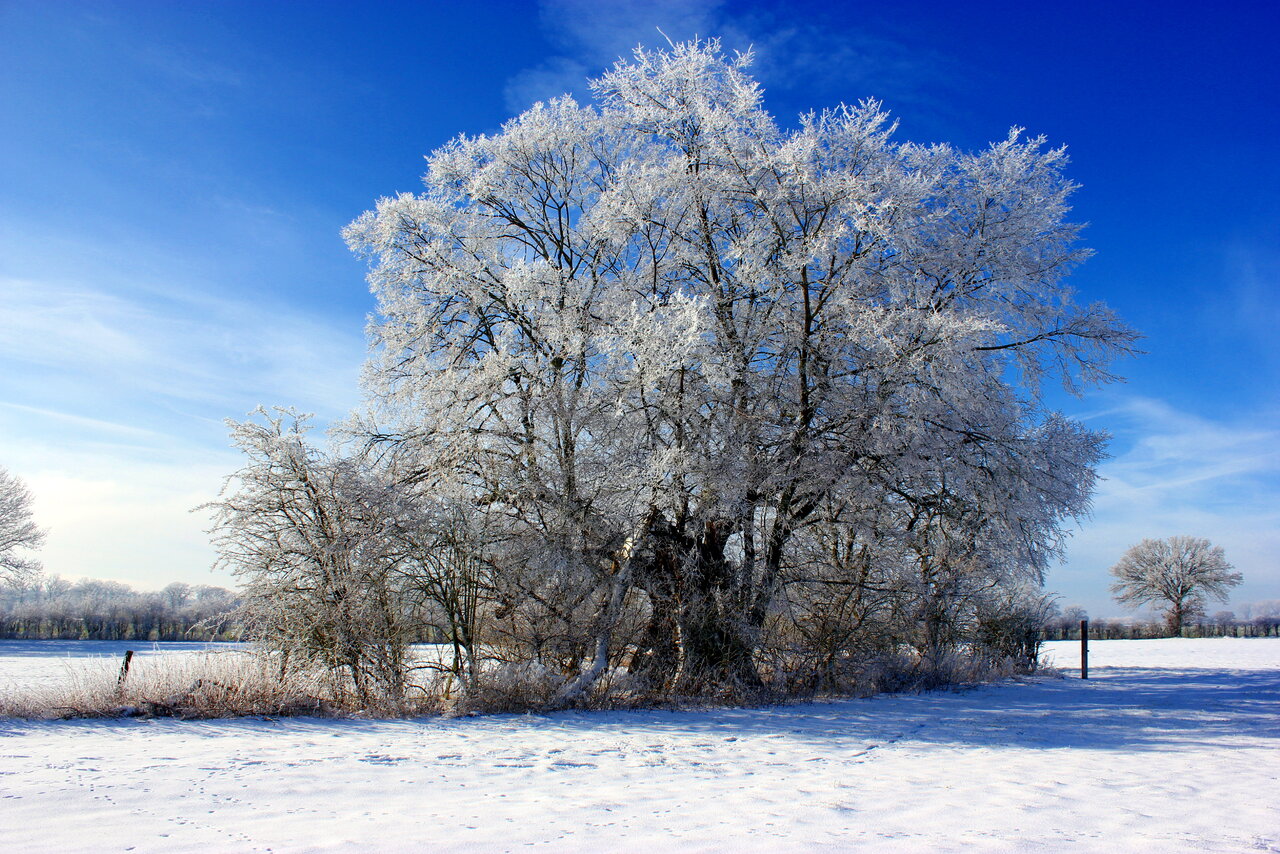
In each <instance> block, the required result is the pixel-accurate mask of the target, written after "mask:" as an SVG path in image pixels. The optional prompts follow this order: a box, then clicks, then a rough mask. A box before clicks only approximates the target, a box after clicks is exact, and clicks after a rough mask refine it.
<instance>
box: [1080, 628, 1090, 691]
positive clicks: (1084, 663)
mask: <svg viewBox="0 0 1280 854" xmlns="http://www.w3.org/2000/svg"><path fill="white" fill-rule="evenodd" d="M1080 678H1081V679H1088V678H1089V621H1088V620H1081V621H1080Z"/></svg>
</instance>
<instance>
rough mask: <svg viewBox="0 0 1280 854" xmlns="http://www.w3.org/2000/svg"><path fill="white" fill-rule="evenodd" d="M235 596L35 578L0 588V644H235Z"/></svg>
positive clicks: (200, 588)
mask: <svg viewBox="0 0 1280 854" xmlns="http://www.w3.org/2000/svg"><path fill="white" fill-rule="evenodd" d="M238 606H239V600H238V598H237V596H236V594H235V593H234V592H232V591H230V590H227V589H225V588H222V587H214V586H210V585H206V584H197V585H191V584H183V583H180V582H176V583H174V584H170V585H168V586H167V587H165V588H164V589H163V590H160V591H158V592H139V591H136V590H134V589H133V588H132V587H130V586H129V585H127V584H121V583H119V582H116V581H97V580H92V579H86V580H83V581H77V582H71V581H68V580H66V579H65V578H61V577H59V576H57V575H37V576H35V577H25V578H21V579H14V580H10V581H8V582H7V583H5V584H3V585H0V638H22V639H27V640H54V639H58V640H135V639H137V640H143V641H190V640H202V641H210V640H220V641H221V640H238V639H239V633H240V630H239V626H238V624H237V623H236V622H235V621H234V620H232V619H231V618H230V617H229V615H230V614H231V612H233V611H234V609H235V608H237V607H238Z"/></svg>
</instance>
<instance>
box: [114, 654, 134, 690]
mask: <svg viewBox="0 0 1280 854" xmlns="http://www.w3.org/2000/svg"><path fill="white" fill-rule="evenodd" d="M131 661H133V650H131V649H126V650H125V651H124V664H122V665H120V678H119V679H117V680H116V690H117V691H123V690H124V680H126V679H128V678H129V663H130V662H131Z"/></svg>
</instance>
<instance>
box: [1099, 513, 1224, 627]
mask: <svg viewBox="0 0 1280 854" xmlns="http://www.w3.org/2000/svg"><path fill="white" fill-rule="evenodd" d="M1232 569H1233V567H1232V566H1231V564H1229V563H1227V557H1226V554H1225V553H1224V552H1223V550H1222V547H1221V546H1215V545H1213V544H1211V543H1210V542H1209V541H1208V540H1206V539H1204V538H1203V537H1168V538H1166V539H1163V540H1150V539H1147V540H1143V541H1142V542H1140V543H1138V544H1137V545H1135V546H1133V547H1131V548H1130V549H1129V550H1128V551H1127V552H1125V553H1124V555H1123V556H1122V557H1121V558H1120V561H1119V562H1118V563H1117V564H1116V565H1115V566H1113V567H1111V574H1112V575H1113V576H1115V579H1116V580H1115V583H1113V584H1112V585H1111V592H1112V593H1113V594H1114V595H1115V598H1116V601H1117V602H1119V603H1121V604H1122V605H1125V606H1127V607H1142V606H1160V607H1165V606H1167V610H1166V611H1165V623H1166V625H1167V626H1168V629H1169V633H1170V634H1171V635H1173V636H1174V637H1177V636H1178V635H1180V634H1181V633H1182V624H1183V621H1185V620H1186V619H1188V618H1190V617H1194V616H1197V615H1200V614H1203V613H1204V608H1205V605H1207V604H1208V603H1209V601H1210V600H1213V599H1216V600H1219V601H1222V602H1225V601H1226V600H1227V596H1228V595H1229V593H1230V590H1231V588H1233V587H1235V586H1237V585H1238V584H1240V582H1241V581H1242V580H1243V576H1241V574H1240V573H1238V572H1233V571H1232Z"/></svg>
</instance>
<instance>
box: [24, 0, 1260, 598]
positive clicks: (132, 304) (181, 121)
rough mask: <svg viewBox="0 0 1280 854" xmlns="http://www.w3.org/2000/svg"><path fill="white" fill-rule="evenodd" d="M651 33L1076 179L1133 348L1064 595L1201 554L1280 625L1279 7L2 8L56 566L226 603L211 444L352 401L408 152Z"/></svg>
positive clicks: (777, 80) (40, 445) (1064, 572)
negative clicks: (1217, 555)
mask: <svg viewBox="0 0 1280 854" xmlns="http://www.w3.org/2000/svg"><path fill="white" fill-rule="evenodd" d="M657 28H661V30H662V32H664V33H666V34H667V35H668V36H670V37H671V38H673V39H683V38H688V37H690V36H693V35H694V34H697V35H701V36H718V37H720V38H722V39H723V41H724V42H725V44H726V46H728V47H730V48H742V47H746V46H748V45H754V47H755V50H756V52H757V56H758V59H757V64H756V68H755V73H756V75H757V77H758V78H759V79H760V80H761V82H762V83H763V85H764V86H765V88H766V92H767V94H766V98H767V102H768V104H769V107H770V109H771V110H772V111H773V112H774V114H775V115H776V116H778V118H779V119H780V121H782V122H783V123H788V122H792V121H794V117H795V116H796V115H797V114H798V113H799V112H801V111H804V110H807V109H811V108H821V107H823V106H831V105H834V104H836V103H838V102H840V101H856V100H858V99H861V98H864V97H868V96H874V97H878V98H880V99H882V100H883V101H884V102H885V103H886V106H887V107H888V108H889V109H890V110H892V111H893V112H894V113H895V114H896V115H897V116H898V117H899V118H900V120H901V129H900V131H899V136H900V138H902V139H910V140H914V141H919V142H931V141H949V142H952V143H955V144H957V145H960V146H962V147H965V148H977V147H980V146H982V145H984V144H985V143H986V142H988V141H989V140H993V139H999V138H1001V137H1003V135H1004V134H1005V132H1006V130H1007V129H1008V128H1009V127H1010V126H1011V125H1020V126H1024V127H1026V128H1027V129H1028V130H1029V131H1030V132H1031V133H1034V134H1045V135H1046V136H1048V138H1049V140H1050V141H1051V142H1052V143H1053V144H1060V143H1065V144H1067V145H1068V146H1069V148H1070V151H1071V153H1072V159H1073V165H1072V167H1071V169H1070V174H1071V176H1072V177H1073V178H1074V179H1075V180H1076V181H1078V182H1080V183H1081V184H1082V185H1083V187H1082V189H1081V190H1080V191H1079V193H1078V194H1077V196H1076V211H1075V213H1076V217H1077V219H1079V220H1082V221H1087V222H1089V223H1090V227H1089V228H1088V230H1087V232H1086V240H1085V242H1086V243H1087V244H1088V245H1089V246H1091V247H1093V248H1094V249H1095V250H1096V251H1097V255H1096V256H1095V257H1094V258H1093V259H1092V260H1090V261H1089V262H1088V263H1087V264H1086V265H1085V266H1084V267H1083V268H1082V269H1081V271H1080V272H1079V273H1078V274H1076V275H1075V277H1074V279H1073V284H1074V286H1075V287H1076V288H1077V289H1078V291H1079V292H1080V299H1081V300H1083V301H1092V300H1095V299H1101V300H1104V301H1106V302H1108V303H1109V304H1110V305H1111V306H1113V307H1114V308H1115V309H1116V310H1117V311H1118V312H1119V313H1120V314H1121V316H1122V317H1124V318H1125V319H1126V320H1127V321H1128V322H1129V323H1131V324H1132V325H1134V326H1135V327H1137V328H1138V329H1139V330H1141V331H1142V332H1143V333H1144V334H1145V335H1146V336H1147V338H1146V340H1145V341H1144V342H1143V347H1144V349H1146V350H1147V351H1148V352H1147V355H1145V356H1143V357H1141V358H1139V359H1135V360H1131V361H1129V362H1126V363H1124V364H1122V365H1120V372H1121V373H1122V374H1124V375H1125V376H1126V377H1127V378H1128V382H1127V383H1125V384H1123V385H1114V386H1110V387H1107V388H1105V389H1102V390H1099V391H1096V392H1092V393H1090V394H1089V395H1087V396H1086V397H1085V398H1083V399H1080V400H1077V399H1072V398H1068V397H1065V396H1063V397H1062V399H1061V400H1057V401H1055V402H1056V403H1057V405H1059V406H1061V407H1062V408H1063V409H1064V410H1065V411H1067V412H1069V413H1072V414H1074V415H1076V416H1077V417H1081V418H1084V419H1087V420H1088V422H1089V423H1090V424H1091V425H1093V426H1097V427H1101V428H1103V429H1106V430H1108V431H1110V432H1111V433H1113V434H1114V436H1115V438H1114V441H1113V443H1112V446H1111V449H1112V453H1113V458H1112V459H1111V460H1110V461H1109V462H1108V463H1107V464H1106V465H1105V466H1104V467H1103V470H1102V473H1103V475H1104V476H1105V478H1106V480H1105V481H1104V482H1103V483H1102V484H1101V488H1100V489H1099V492H1098V496H1097V499H1096V501H1095V507H1094V513H1093V518H1092V520H1090V521H1088V522H1087V523H1086V524H1084V525H1082V526H1081V528H1080V530H1079V531H1078V532H1077V534H1076V535H1075V537H1074V538H1073V541H1072V545H1071V547H1070V553H1069V556H1068V559H1067V561H1066V563H1065V564H1064V565H1063V566H1060V567H1057V568H1055V569H1054V570H1053V572H1052V573H1051V575H1050V579H1049V587H1050V588H1051V589H1054V590H1057V591H1059V592H1060V593H1061V594H1062V597H1063V602H1064V603H1065V604H1072V603H1079V604H1083V605H1084V606H1085V607H1087V608H1088V609H1089V610H1090V612H1091V613H1092V614H1093V615H1094V616H1105V615H1110V614H1120V613H1121V611H1120V609H1119V608H1118V606H1116V605H1114V604H1112V603H1111V601H1110V598H1109V595H1108V593H1107V584H1108V578H1107V573H1106V570H1107V568H1108V567H1109V566H1110V565H1111V564H1113V563H1114V562H1115V560H1116V559H1117V558H1118V557H1119V555H1120V553H1121V552H1122V551H1123V550H1124V548H1126V547H1127V546H1128V545H1130V544H1132V543H1134V542H1136V541H1137V540H1139V539H1141V538H1143V537H1160V536H1168V535H1171V534H1193V535H1197V536H1205V537H1209V538H1210V539H1212V540H1213V541H1214V542H1216V543H1218V544H1220V545H1222V546H1224V547H1225V548H1226V550H1227V555H1228V558H1229V559H1231V560H1232V561H1233V562H1234V563H1235V564H1236V566H1237V567H1238V568H1239V569H1240V570H1241V571H1243V572H1244V575H1245V579H1246V582H1245V585H1244V586H1243V587H1241V588H1240V589H1239V590H1238V591H1237V595H1236V596H1235V597H1234V602H1235V604H1236V606H1237V607H1239V606H1240V605H1242V604H1244V603H1248V602H1251V601H1259V600H1270V599H1280V558H1278V557H1277V555H1280V426H1278V424H1280V421H1278V420H1277V416H1278V415H1280V395H1278V394H1277V390H1278V389H1280V344H1277V335H1276V331H1275V330H1276V329H1277V328H1280V297H1278V296H1277V292H1278V288H1277V285H1280V204H1277V199H1280V156H1278V155H1280V70H1278V68H1280V65H1278V64H1277V63H1276V62H1275V59H1274V56H1275V53H1274V45H1275V43H1276V40H1277V38H1278V37H1280V12H1277V11H1276V10H1275V8H1274V6H1273V4H1271V3H1263V2H1258V3H1249V2H1233V3H1230V4H1222V5H1218V4H1210V3H1203V4H1197V3H1186V4H1178V3H1168V2H1152V3H1133V4H1116V3H1071V4H1039V3H982V2H975V3H971V4H959V3H941V2H940V3H925V2H909V0H907V2H900V3H894V4H885V3H852V2H851V3H806V2H800V3H796V2H790V3H786V4H782V3H768V2H758V3H732V2H712V0H687V2H675V0H665V1H664V2H649V3H640V2H616V3H609V2H603V1H602V2H597V3H590V2H580V0H555V1H554V2H553V0H547V2H542V3H533V2H529V3H523V2H521V3H517V2H493V3H483V2H475V3H459V2H420V3H369V4H353V3H346V2H343V3H325V2H307V3H302V2H287V3H286V2H274V3H272V2H262V0H258V2H183V3H176V2H151V3H143V2H130V3H113V2H85V3H76V2H61V0H37V2H29V1H28V0H2V2H0V116H3V120H4V121H3V126H4V132H3V133H0V465H4V466H6V467H7V468H9V469H10V470H11V471H12V472H14V473H16V474H18V475H20V476H21V477H23V478H24V479H25V480H26V481H27V482H28V484H29V485H30V486H31V488H32V489H33V491H34V492H35V493H36V496H37V500H36V512H37V514H38V517H39V519H40V521H41V522H42V523H43V524H45V525H47V526H48V527H49V528H50V538H49V542H48V544H47V546H46V548H45V549H44V553H43V556H44V560H45V564H46V567H47V569H49V570H50V571H53V572H57V573H60V574H63V575H65V576H68V577H79V576H92V577H103V578H114V579H117V580H121V581H126V582H128V583H131V584H134V585H135V586H138V587H143V588H153V587H160V586H163V585H164V584H166V583H168V582H169V581H174V580H184V581H189V582H196V583H229V579H228V578H226V577H225V576H219V575H216V574H212V573H211V572H210V569H209V566H210V563H211V562H212V551H211V550H210V548H209V546H208V544H207V539H206V537H205V535H204V533H203V528H204V526H205V525H206V521H205V518H204V516H203V515H202V514H200V513H191V512H190V509H191V508H192V507H194V506H196V505H197V504H199V503H201V502H202V501H207V500H209V499H210V498H212V497H213V496H214V495H215V494H216V492H217V490H218V488H219V485H220V483H221V479H222V478H223V477H224V476H226V475H227V474H229V473H230V472H232V471H233V470H234V469H235V468H236V467H237V466H238V463H239V460H238V459H237V457H236V455H235V454H234V453H233V452H232V451H231V450H230V449H229V447H228V443H227V439H226V429H225V426H224V425H223V423H222V422H223V419H225V418H228V417H233V418H239V417H242V416H244V415H245V414H246V413H247V412H249V411H250V410H251V409H252V408H253V407H254V406H256V405H257V404H259V403H263V404H268V405H271V404H290V405H296V406H298V407H300V408H303V409H306V410H310V411H314V412H316V413H317V414H318V415H319V416H320V417H321V419H331V418H335V417H339V416H341V415H342V414H343V413H345V412H346V411H347V410H348V409H350V408H351V407H353V406H355V405H357V404H358V403H359V401H360V392H359V388H358V383H357V380H358V374H359V368H360V364H361V361H362V359H363V356H364V338H363V322H364V317H365V315H366V314H367V313H368V312H369V311H370V310H372V308H373V302H372V299H371V297H370V296H369V294H368V292H367V290H366V288H365V285H364V281H363V276H364V272H365V271H364V269H363V268H362V266H361V264H360V263H359V262H358V261H357V260H356V259H355V258H354V257H352V256H351V255H350V254H349V253H348V252H347V250H346V248H345V247H344V245H343V243H342V240H341V238H340V237H339V230H340V229H341V228H342V226H343V225H345V224H346V223H347V222H349V221H351V220H352V219H354V218H355V217H356V216H357V215H359V214H360V213H361V212H362V211H363V210H365V209H367V208H369V207H371V206H372V204H373V203H374V201H375V200H376V199H377V198H378V197H380V196H385V195H390V194H393V193H396V192H400V191H412V190H415V189H416V188H417V187H418V177H419V175H420V173H421V172H422V170H423V160H422V157H423V156H424V155H426V154H427V153H429V152H430V151H431V150H433V149H435V148H437V147H438V146H440V145H441V144H443V143H444V142H446V141H447V140H448V139H450V138H451V137H453V136H455V135H457V134H458V133H480V132H486V131H491V130H494V129H496V128H497V127H498V126H499V124H500V123H501V122H502V121H503V120H505V119H506V118H508V117H510V116H511V115H513V114H514V113H515V112H518V111H519V110H521V109H523V108H525V107H527V106H528V105H529V104H531V103H532V102H533V101H534V100H536V99H538V98H542V97H547V96H550V95H555V94H559V93H561V92H564V91H575V92H577V93H579V94H581V93H583V92H584V90H585V86H584V85H583V81H584V79H585V78H586V77H588V76H592V75H595V74H597V73H598V72H599V71H601V70H602V69H603V68H605V67H606V66H607V65H608V64H609V63H611V62H612V61H613V60H614V59H616V58H617V57H619V56H620V55H624V54H626V53H628V52H629V50H630V48H631V47H633V46H634V45H636V44H637V43H645V44H649V45H653V44H655V43H658V42H659V41H660V40H661V39H662V36H660V35H659V34H658V32H657Z"/></svg>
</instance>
